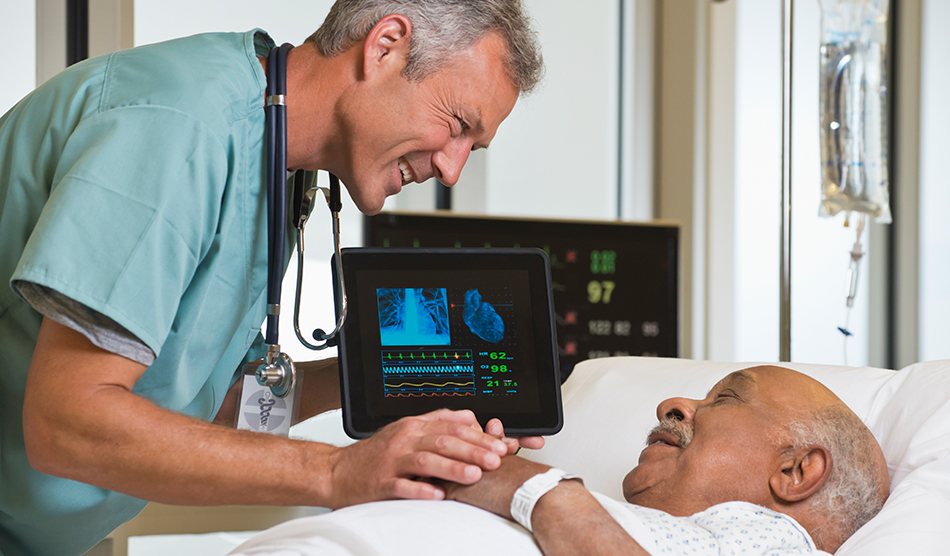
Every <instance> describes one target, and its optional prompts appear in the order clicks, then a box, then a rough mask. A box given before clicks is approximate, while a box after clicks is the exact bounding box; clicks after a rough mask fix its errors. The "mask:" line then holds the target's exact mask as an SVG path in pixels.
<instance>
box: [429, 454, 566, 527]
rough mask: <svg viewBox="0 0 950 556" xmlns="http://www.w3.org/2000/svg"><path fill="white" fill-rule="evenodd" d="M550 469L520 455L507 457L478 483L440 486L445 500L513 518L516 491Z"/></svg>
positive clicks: (484, 474)
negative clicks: (512, 504)
mask: <svg viewBox="0 0 950 556" xmlns="http://www.w3.org/2000/svg"><path fill="white" fill-rule="evenodd" d="M548 469H550V466H548V465H543V464H540V463H535V462H533V461H528V460H526V459H524V458H520V457H518V456H505V457H504V458H502V460H501V466H500V467H499V468H498V469H495V470H493V471H485V472H484V473H482V478H481V480H480V481H478V482H477V483H474V484H471V485H460V484H456V483H444V484H441V485H440V486H442V487H443V488H444V489H445V495H446V498H447V499H449V500H457V501H459V502H464V503H466V504H469V505H472V506H477V507H479V508H482V509H483V510H488V511H490V512H492V513H494V514H498V515H500V516H501V517H505V518H508V519H511V499H512V498H513V497H514V494H515V491H516V490H518V488H519V487H520V486H521V485H522V484H524V482H525V481H527V480H528V479H530V478H531V477H534V476H535V475H537V474H538V473H544V472H545V471H547V470H548Z"/></svg>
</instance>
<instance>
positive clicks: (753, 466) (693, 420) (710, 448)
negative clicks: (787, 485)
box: [623, 367, 841, 516]
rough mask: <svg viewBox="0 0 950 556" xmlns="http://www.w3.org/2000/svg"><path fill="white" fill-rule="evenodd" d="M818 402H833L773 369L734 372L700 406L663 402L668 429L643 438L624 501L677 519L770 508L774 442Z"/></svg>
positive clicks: (777, 456) (776, 461) (776, 458)
mask: <svg viewBox="0 0 950 556" xmlns="http://www.w3.org/2000/svg"><path fill="white" fill-rule="evenodd" d="M829 396H830V397H829ZM824 403H841V402H840V400H837V398H835V397H834V395H833V394H832V393H831V392H830V391H828V390H827V389H826V388H825V387H824V386H823V385H821V384H820V383H818V382H817V381H815V380H812V379H811V378H809V377H807V376H805V375H802V374H800V373H797V372H795V371H791V370H788V369H783V368H779V367H756V368H753V369H746V370H744V371H737V372H734V373H732V374H730V375H729V376H727V377H726V378H724V379H723V380H722V381H720V382H719V383H718V384H716V385H715V386H714V387H713V388H712V390H710V391H709V394H708V395H707V396H706V398H705V399H702V400H692V399H685V398H672V399H669V400H666V401H664V402H662V403H661V404H660V405H659V406H658V407H657V417H658V418H659V419H660V421H661V423H662V422H663V421H664V420H672V421H673V423H671V424H670V427H671V428H670V429H668V430H667V429H664V427H662V426H661V427H658V428H657V429H654V431H653V432H651V433H650V435H649V437H648V439H647V447H646V448H645V449H644V450H643V452H641V454H640V461H639V464H638V465H637V467H635V468H634V469H633V470H632V471H631V472H630V473H629V474H628V475H627V476H626V477H625V478H624V481H623V491H624V497H625V498H626V499H627V500H628V501H630V502H631V503H633V504H638V505H641V506H647V507H651V508H656V509H660V510H663V511H666V512H668V513H671V514H673V515H679V516H687V515H692V514H694V513H696V512H699V511H702V510H705V509H707V508H709V507H710V506H713V505H716V504H720V503H722V502H727V501H733V500H744V501H747V502H752V503H755V504H760V505H763V506H766V507H770V502H771V498H772V495H771V491H770V487H769V477H770V476H771V475H772V474H773V473H775V472H776V471H777V470H778V469H780V466H781V455H782V454H781V450H780V448H779V444H778V442H777V440H778V436H777V435H779V434H780V433H781V431H783V430H784V425H785V424H786V423H788V422H789V421H791V420H792V419H795V418H799V417H802V416H804V415H806V414H807V413H806V412H808V411H809V410H810V409H811V408H814V407H817V406H816V404H820V405H824ZM675 429H682V430H683V431H684V432H685V433H686V434H679V433H677V432H676V430H675ZM689 433H691V436H692V438H691V439H689V438H687V437H688V436H690V434H689Z"/></svg>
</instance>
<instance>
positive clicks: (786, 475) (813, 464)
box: [769, 446, 834, 503]
mask: <svg viewBox="0 0 950 556" xmlns="http://www.w3.org/2000/svg"><path fill="white" fill-rule="evenodd" d="M833 465H834V463H833V462H832V460H831V452H829V451H828V450H827V449H826V448H824V447H823V446H807V447H804V448H800V449H797V450H796V451H795V452H788V453H786V454H784V455H783V457H782V460H781V465H780V467H779V469H777V470H776V471H775V473H773V474H772V476H771V477H770V478H769V486H771V488H772V492H773V493H774V495H775V496H776V498H778V499H780V500H781V501H782V502H785V503H794V502H801V501H802V500H805V499H807V498H808V497H810V496H811V495H812V494H814V493H816V492H817V491H818V489H820V488H821V486H822V485H824V484H825V481H827V480H828V477H829V476H830V475H831V469H832V466H833Z"/></svg>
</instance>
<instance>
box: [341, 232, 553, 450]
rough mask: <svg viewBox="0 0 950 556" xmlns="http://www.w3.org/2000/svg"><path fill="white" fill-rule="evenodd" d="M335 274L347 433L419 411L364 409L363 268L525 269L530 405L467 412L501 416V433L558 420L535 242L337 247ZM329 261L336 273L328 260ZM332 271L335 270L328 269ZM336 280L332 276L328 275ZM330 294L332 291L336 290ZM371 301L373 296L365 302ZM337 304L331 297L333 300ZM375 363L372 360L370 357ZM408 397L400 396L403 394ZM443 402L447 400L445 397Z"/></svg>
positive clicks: (359, 434)
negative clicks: (339, 273) (343, 304)
mask: <svg viewBox="0 0 950 556" xmlns="http://www.w3.org/2000/svg"><path fill="white" fill-rule="evenodd" d="M342 256H343V278H344V283H345V284H346V288H347V298H348V309H347V318H346V322H345V323H344V325H343V330H342V331H341V333H340V343H339V369H340V393H341V401H342V406H343V425H344V427H343V428H344V430H345V432H346V433H347V435H349V436H350V437H352V438H365V437H368V436H371V435H372V434H373V433H374V432H376V431H377V430H378V429H380V428H382V427H383V426H385V425H387V424H389V423H391V422H393V421H396V420H398V419H400V418H402V417H404V416H407V415H417V414H419V413H422V412H425V411H415V412H414V411H411V410H407V411H406V412H390V413H387V414H379V415H374V414H372V413H371V412H370V410H369V407H368V406H369V403H368V398H367V393H366V387H365V385H366V374H365V372H368V370H367V369H368V368H369V367H370V365H367V361H365V360H364V357H366V355H365V354H364V353H363V352H362V348H363V345H362V343H363V340H362V336H361V332H360V329H361V328H362V329H371V330H373V331H374V333H378V332H377V331H378V326H379V321H378V320H376V321H374V322H372V323H370V324H366V323H361V322H360V321H361V317H360V313H361V311H360V304H361V303H363V304H365V303H367V301H366V300H361V299H359V296H357V295H356V288H357V286H356V284H357V276H358V275H359V274H360V273H364V272H366V271H370V272H373V271H377V272H378V271H392V272H399V271H406V272H419V271H427V270H428V271H434V272H446V271H448V272H463V273H464V272H466V271H473V270H486V269H488V270H523V271H527V272H528V279H527V288H528V295H529V298H530V301H531V314H532V320H533V322H532V323H531V326H530V330H531V332H532V340H533V347H534V352H533V353H534V360H535V363H536V368H535V373H536V378H537V396H538V400H537V401H538V411H536V412H527V413H523V412H518V413H491V414H489V413H484V412H479V411H475V414H476V418H477V419H478V422H479V423H480V424H481V425H482V426H483V427H484V426H485V424H486V423H487V422H488V421H489V420H490V419H492V418H495V417H497V418H499V419H501V421H502V423H503V424H504V425H505V434H506V435H508V436H528V435H551V434H555V433H557V432H558V431H560V429H561V427H562V426H563V411H562V406H561V389H560V370H559V366H558V353H557V342H556V332H555V324H554V323H555V321H554V304H553V297H552V288H551V271H550V263H549V261H548V257H547V255H546V254H545V253H544V251H542V250H540V249H533V248H530V249H528V248H526V249H500V248H484V249H395V248H347V249H343V250H342ZM331 268H333V269H334V274H335V272H336V265H335V264H332V265H331ZM334 278H335V276H334ZM334 283H336V280H334ZM336 293H337V294H338V292H336ZM368 302H369V303H372V304H373V306H374V307H375V306H376V303H377V300H376V299H375V297H374V298H373V299H371V300H369V301H368ZM337 306H339V303H337ZM374 364H375V363H374ZM409 399H411V398H407V400H409ZM446 401H447V402H453V401H456V400H453V399H451V398H447V399H446ZM457 401H458V403H446V404H445V407H448V408H451V409H465V408H466V407H465V405H466V404H465V399H464V398H459V399H458V400H457Z"/></svg>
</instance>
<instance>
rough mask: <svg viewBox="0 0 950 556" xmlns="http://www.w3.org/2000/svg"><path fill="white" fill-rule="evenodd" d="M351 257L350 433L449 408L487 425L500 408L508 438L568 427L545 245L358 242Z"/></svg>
mask: <svg viewBox="0 0 950 556" xmlns="http://www.w3.org/2000/svg"><path fill="white" fill-rule="evenodd" d="M342 262H343V264H342V267H343V280H344V283H345V285H346V294H347V303H348V309H347V315H346V321H345V323H344V325H343V330H342V331H341V333H340V344H339V366H340V386H341V394H342V402H343V422H344V430H345V431H346V433H347V434H348V435H349V436H351V437H353V438H364V437H367V436H370V435H371V434H373V433H374V432H375V431H376V430H378V429H379V428H381V427H383V426H385V425H386V424H388V423H390V422H392V421H396V420H398V419H400V418H401V417H405V416H407V415H419V414H422V413H426V412H429V411H432V410H435V409H439V408H449V409H470V410H472V411H473V412H474V413H475V415H476V417H477V418H478V421H479V423H481V425H482V426H483V427H484V426H485V424H486V423H487V422H488V421H489V420H490V419H492V418H495V417H497V418H499V419H501V421H502V423H503V424H504V425H505V434H506V435H508V436H525V435H549V434H554V433H556V432H558V431H559V430H560V429H561V425H562V423H563V414H562V410H561V390H560V377H559V368H558V361H557V343H556V339H555V332H554V311H553V303H552V300H551V272H550V263H549V261H548V258H547V255H545V253H544V251H541V250H539V249H369V248H365V249H364V248H352V249H344V250H343V251H342ZM332 266H333V268H334V269H335V268H336V265H335V264H334V265H332ZM338 305H339V304H338Z"/></svg>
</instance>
